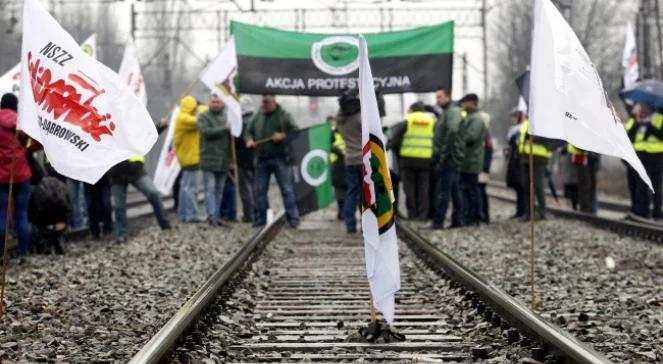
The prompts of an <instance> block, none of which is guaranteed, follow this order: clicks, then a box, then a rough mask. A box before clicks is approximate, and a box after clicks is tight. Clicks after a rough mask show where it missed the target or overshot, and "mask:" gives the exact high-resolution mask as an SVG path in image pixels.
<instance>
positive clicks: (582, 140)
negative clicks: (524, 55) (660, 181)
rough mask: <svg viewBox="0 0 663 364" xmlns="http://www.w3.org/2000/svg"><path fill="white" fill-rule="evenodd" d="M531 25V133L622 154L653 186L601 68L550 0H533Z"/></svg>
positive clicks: (602, 151)
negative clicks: (619, 114)
mask: <svg viewBox="0 0 663 364" xmlns="http://www.w3.org/2000/svg"><path fill="white" fill-rule="evenodd" d="M533 24H534V29H533V34H532V57H531V59H532V65H531V70H530V84H529V86H530V96H529V109H530V113H529V115H530V127H529V133H530V134H532V135H536V136H540V137H546V138H551V139H562V140H565V141H567V142H569V143H571V144H573V145H574V146H576V147H578V148H581V149H584V150H589V151H592V152H596V153H600V154H606V155H611V156H614V157H618V158H622V159H624V160H625V161H626V162H628V164H630V165H631V167H633V169H635V170H636V171H637V172H638V174H639V175H640V177H641V178H642V180H643V181H644V182H645V183H647V185H648V186H649V187H650V188H651V181H650V180H649V177H648V176H647V173H646V172H645V169H644V167H643V166H642V163H641V162H640V159H639V158H638V157H637V155H636V154H635V151H634V150H633V146H632V145H631V141H630V140H629V138H628V136H627V135H626V129H625V128H624V125H623V124H622V122H621V120H619V117H618V116H617V113H616V112H615V110H614V108H613V107H612V103H611V102H610V100H609V99H608V96H607V94H606V92H605V90H604V89H603V84H602V83H601V78H600V77H599V75H598V72H597V71H596V69H595V68H594V65H593V64H592V62H591V60H590V59H589V56H588V55H587V52H585V49H584V48H583V47H582V45H581V44H580V41H579V40H578V38H577V37H576V35H575V33H574V32H573V30H572V29H571V27H570V26H569V25H568V24H567V23H566V21H565V20H564V18H563V17H562V15H561V14H560V13H559V11H558V10H557V8H555V6H554V5H553V4H552V3H551V2H550V0H535V3H534V21H533Z"/></svg>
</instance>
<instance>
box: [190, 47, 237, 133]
mask: <svg viewBox="0 0 663 364" xmlns="http://www.w3.org/2000/svg"><path fill="white" fill-rule="evenodd" d="M200 80H201V81H202V82H203V83H204V84H205V85H206V86H207V87H209V89H210V90H211V91H212V93H214V94H215V95H218V96H219V97H221V99H222V100H223V103H224V104H226V110H227V111H226V112H227V113H228V122H229V123H230V134H232V136H234V137H236V138H237V137H239V136H240V135H241V134H242V107H241V106H240V103H239V91H238V89H237V81H238V78H237V54H236V53H235V38H234V37H230V40H228V43H226V46H225V47H223V50H222V51H221V53H219V55H218V56H217V57H216V59H214V61H212V63H210V64H209V66H207V68H205V70H204V71H203V72H202V73H201V74H200Z"/></svg>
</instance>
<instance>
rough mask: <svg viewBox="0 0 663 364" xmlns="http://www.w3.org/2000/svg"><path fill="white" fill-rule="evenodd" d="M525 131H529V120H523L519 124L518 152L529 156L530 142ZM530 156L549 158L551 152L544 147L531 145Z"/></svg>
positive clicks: (535, 144)
mask: <svg viewBox="0 0 663 364" xmlns="http://www.w3.org/2000/svg"><path fill="white" fill-rule="evenodd" d="M527 130H529V120H525V121H523V123H522V124H520V135H519V144H518V152H520V154H523V155H529V153H530V142H529V138H528V137H527ZM532 155H533V156H535V157H543V158H550V157H551V156H552V151H550V149H548V148H547V147H546V146H545V145H541V144H537V143H533V144H532Z"/></svg>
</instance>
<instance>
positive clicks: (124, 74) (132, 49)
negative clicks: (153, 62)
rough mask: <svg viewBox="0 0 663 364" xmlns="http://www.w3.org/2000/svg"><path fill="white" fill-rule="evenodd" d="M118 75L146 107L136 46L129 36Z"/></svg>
mask: <svg viewBox="0 0 663 364" xmlns="http://www.w3.org/2000/svg"><path fill="white" fill-rule="evenodd" d="M118 74H119V75H120V79H121V80H124V82H125V83H126V84H127V86H129V89H130V90H131V91H132V92H133V93H134V95H136V97H138V99H139V100H140V102H142V103H143V105H147V90H146V89H145V82H144V80H143V73H142V72H141V71H140V62H139V61H138V56H136V45H135V44H134V39H133V37H131V36H129V39H128V40H127V45H126V46H125V47H124V56H122V63H120V70H119V71H118Z"/></svg>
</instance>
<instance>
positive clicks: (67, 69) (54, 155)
mask: <svg viewBox="0 0 663 364" xmlns="http://www.w3.org/2000/svg"><path fill="white" fill-rule="evenodd" d="M21 75H22V77H21V89H22V90H23V91H24V92H21V96H20V102H19V107H20V110H19V113H18V115H19V128H20V129H22V130H23V131H25V132H26V133H27V134H28V135H30V136H31V137H32V138H34V139H36V140H37V141H39V142H40V143H41V144H42V145H43V146H44V151H45V153H46V155H47V157H48V159H49V161H50V162H51V165H52V166H53V167H54V168H55V170H57V171H58V172H59V173H61V174H63V175H65V176H67V177H71V178H73V179H78V180H81V181H84V182H87V183H95V182H96V181H97V180H99V178H101V176H102V175H103V174H104V173H105V172H106V171H107V170H108V169H109V168H110V167H112V166H113V165H115V164H117V163H119V162H121V161H123V160H126V159H127V158H129V157H130V156H134V155H145V154H146V153H147V152H149V150H150V148H152V145H154V142H155V141H156V139H157V132H156V129H155V127H154V124H153V123H152V120H151V118H150V115H149V114H148V112H147V110H146V109H145V106H144V105H142V104H141V103H140V101H139V100H138V99H136V97H135V96H134V95H133V94H132V93H131V91H130V90H129V88H128V87H127V86H126V85H125V84H124V83H123V82H122V81H121V80H120V78H119V77H118V75H117V74H116V73H115V72H113V71H112V70H111V69H109V68H107V67H106V66H104V65H103V64H101V63H99V62H98V61H96V60H94V59H92V58H90V57H88V56H86V55H85V53H84V51H83V50H81V48H80V47H79V46H78V44H77V43H76V42H75V41H74V39H73V38H72V37H71V36H70V35H69V34H68V33H67V32H66V31H65V30H64V29H62V27H61V26H60V25H59V24H58V23H57V21H55V19H53V17H51V15H50V14H49V13H48V12H47V11H46V10H45V9H44V8H43V7H42V6H41V4H40V3H39V1H38V0H25V3H24V7H23V45H22V50H21Z"/></svg>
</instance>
